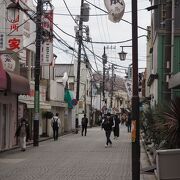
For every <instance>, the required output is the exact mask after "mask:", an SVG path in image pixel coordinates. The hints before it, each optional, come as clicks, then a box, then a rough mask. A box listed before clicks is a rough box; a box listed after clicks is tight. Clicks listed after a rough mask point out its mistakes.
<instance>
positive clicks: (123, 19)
mask: <svg viewBox="0 0 180 180" xmlns="http://www.w3.org/2000/svg"><path fill="white" fill-rule="evenodd" d="M84 1H86V2H87V3H89V4H90V5H92V6H94V7H96V8H97V9H99V10H101V11H103V12H105V13H107V14H108V12H107V11H105V10H104V9H102V8H100V7H98V6H96V5H94V4H93V3H91V2H89V1H87V0H84ZM121 20H122V21H124V22H126V23H128V24H131V25H132V23H131V22H129V21H127V20H124V19H121ZM137 27H138V28H139V29H142V30H145V31H149V30H147V29H145V28H143V27H141V26H137Z"/></svg>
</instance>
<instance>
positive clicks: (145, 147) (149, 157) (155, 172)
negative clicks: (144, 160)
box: [141, 137, 158, 179]
mask: <svg viewBox="0 0 180 180" xmlns="http://www.w3.org/2000/svg"><path fill="white" fill-rule="evenodd" d="M141 139H142V140H141V142H142V145H143V147H144V150H145V152H146V155H147V157H148V161H149V163H150V165H151V166H153V165H155V164H154V163H153V159H152V156H151V155H150V153H149V152H148V151H147V146H146V144H145V142H144V139H143V138H142V137H141ZM154 175H155V178H156V179H158V176H157V170H154Z"/></svg>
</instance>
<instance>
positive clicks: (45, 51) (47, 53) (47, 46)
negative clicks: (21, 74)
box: [41, 41, 53, 65]
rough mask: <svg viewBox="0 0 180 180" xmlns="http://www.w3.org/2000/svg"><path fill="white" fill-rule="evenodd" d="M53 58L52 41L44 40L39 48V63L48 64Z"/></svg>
mask: <svg viewBox="0 0 180 180" xmlns="http://www.w3.org/2000/svg"><path fill="white" fill-rule="evenodd" d="M52 60H53V43H52V42H51V41H45V42H44V43H43V44H42V48H41V65H49V64H50V63H51V62H52Z"/></svg>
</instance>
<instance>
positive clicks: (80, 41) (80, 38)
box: [75, 0, 84, 133]
mask: <svg viewBox="0 0 180 180" xmlns="http://www.w3.org/2000/svg"><path fill="white" fill-rule="evenodd" d="M83 3H84V0H81V9H80V17H79V31H78V43H79V44H78V64H77V79H76V80H77V86H76V87H77V88H76V100H77V101H79V91H80V70H81V46H82V36H83V17H82V15H83ZM78 116H79V102H78V104H77V109H76V122H75V124H76V133H78V126H79V120H78Z"/></svg>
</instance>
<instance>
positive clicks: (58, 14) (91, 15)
mask: <svg viewBox="0 0 180 180" xmlns="http://www.w3.org/2000/svg"><path fill="white" fill-rule="evenodd" d="M94 4H95V3H94ZM138 11H147V9H138ZM131 12H132V11H125V12H124V13H125V14H126V13H131ZM54 15H57V16H70V14H66V13H54ZM107 15H108V14H107V13H104V14H97V13H96V14H89V15H88V16H90V17H96V16H107ZM72 16H78V14H72ZM84 16H86V15H84Z"/></svg>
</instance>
